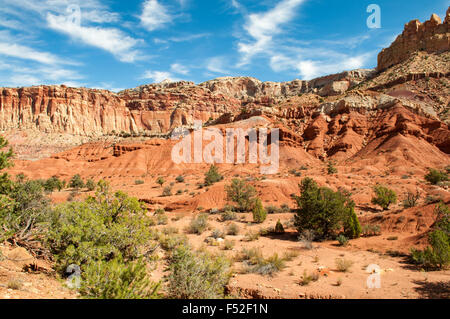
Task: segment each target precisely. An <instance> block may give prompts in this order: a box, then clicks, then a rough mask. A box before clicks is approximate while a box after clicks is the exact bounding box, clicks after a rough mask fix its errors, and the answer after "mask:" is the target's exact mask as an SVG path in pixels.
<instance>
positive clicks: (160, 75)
mask: <svg viewBox="0 0 450 319" xmlns="http://www.w3.org/2000/svg"><path fill="white" fill-rule="evenodd" d="M142 78H143V79H150V80H153V81H154V82H155V83H160V82H162V81H165V80H169V81H172V82H176V81H179V79H177V78H174V77H173V75H172V73H170V72H165V71H146V72H145V73H144V75H143V76H142Z"/></svg>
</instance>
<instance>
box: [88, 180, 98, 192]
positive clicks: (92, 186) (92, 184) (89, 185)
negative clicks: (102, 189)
mask: <svg viewBox="0 0 450 319" xmlns="http://www.w3.org/2000/svg"><path fill="white" fill-rule="evenodd" d="M95 187H96V184H95V182H94V181H93V180H92V179H88V180H87V182H86V188H87V189H88V191H90V192H92V191H93V190H94V189H95Z"/></svg>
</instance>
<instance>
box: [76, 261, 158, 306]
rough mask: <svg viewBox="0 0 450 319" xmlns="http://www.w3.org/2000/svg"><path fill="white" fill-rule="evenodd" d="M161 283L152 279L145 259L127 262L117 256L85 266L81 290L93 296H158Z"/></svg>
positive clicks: (117, 297) (148, 297)
mask: <svg viewBox="0 0 450 319" xmlns="http://www.w3.org/2000/svg"><path fill="white" fill-rule="evenodd" d="M159 287H160V284H159V283H153V282H150V280H149V279H148V276H147V271H146V264H145V262H144V261H143V260H142V259H139V260H137V261H135V262H130V263H124V262H123V260H122V259H120V258H115V259H112V260H109V261H105V260H99V261H94V262H92V263H90V264H89V265H87V266H86V267H85V270H84V271H83V274H82V281H81V287H80V289H79V293H80V294H81V296H83V297H84V298H92V299H157V298H160V297H161V296H160V295H159V293H158V290H159Z"/></svg>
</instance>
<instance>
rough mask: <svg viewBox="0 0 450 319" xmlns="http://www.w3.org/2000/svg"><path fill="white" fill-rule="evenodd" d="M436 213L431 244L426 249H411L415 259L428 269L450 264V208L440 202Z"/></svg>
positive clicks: (430, 236)
mask: <svg viewBox="0 0 450 319" xmlns="http://www.w3.org/2000/svg"><path fill="white" fill-rule="evenodd" d="M435 213H436V215H437V220H436V223H435V229H434V230H433V231H432V232H431V233H430V235H429V242H430V245H431V246H430V247H427V248H425V249H424V250H416V249H412V250H411V257H412V259H413V261H414V262H415V263H417V264H419V265H421V266H423V267H424V268H427V269H442V268H447V267H448V266H449V265H450V209H449V207H448V206H447V205H445V204H444V203H439V204H438V205H436V209H435Z"/></svg>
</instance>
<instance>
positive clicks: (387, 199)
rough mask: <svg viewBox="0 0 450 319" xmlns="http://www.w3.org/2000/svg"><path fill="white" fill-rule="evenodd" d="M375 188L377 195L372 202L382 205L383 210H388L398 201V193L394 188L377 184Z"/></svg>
mask: <svg viewBox="0 0 450 319" xmlns="http://www.w3.org/2000/svg"><path fill="white" fill-rule="evenodd" d="M373 190H374V192H375V195H376V196H375V197H373V198H372V204H374V205H378V206H380V207H381V208H383V210H388V209H389V206H390V205H391V204H395V203H397V194H395V192H394V191H393V190H392V189H389V188H387V187H384V186H381V185H377V186H375V187H374V188H373Z"/></svg>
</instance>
